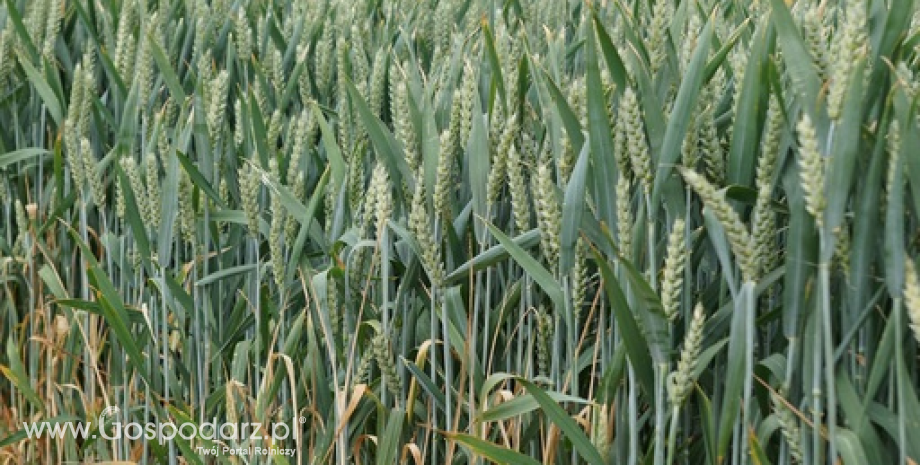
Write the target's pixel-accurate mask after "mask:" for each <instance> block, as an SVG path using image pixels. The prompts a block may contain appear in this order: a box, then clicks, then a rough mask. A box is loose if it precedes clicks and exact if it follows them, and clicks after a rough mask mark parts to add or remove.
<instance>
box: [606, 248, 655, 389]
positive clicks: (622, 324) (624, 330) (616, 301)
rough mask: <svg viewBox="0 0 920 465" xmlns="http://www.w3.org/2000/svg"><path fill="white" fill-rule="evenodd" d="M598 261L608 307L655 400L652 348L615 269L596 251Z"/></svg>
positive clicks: (638, 373) (641, 380)
mask: <svg viewBox="0 0 920 465" xmlns="http://www.w3.org/2000/svg"><path fill="white" fill-rule="evenodd" d="M594 257H595V262H596V263H597V267H598V269H599V270H600V272H601V278H602V279H603V284H604V291H605V292H606V294H607V300H608V303H609V305H610V308H611V309H612V310H613V316H614V318H616V322H617V326H618V328H617V330H618V331H619V333H620V337H621V338H622V341H623V344H624V345H625V346H626V355H627V357H628V358H629V363H630V365H632V367H633V371H634V372H635V373H636V378H637V379H638V380H639V384H640V385H641V386H642V389H643V390H644V391H645V393H646V394H648V395H649V399H652V398H653V397H652V395H653V394H654V392H655V374H654V372H653V371H652V367H653V366H654V364H653V363H652V357H651V356H650V355H649V344H648V342H647V341H646V340H645V336H644V335H643V333H642V331H641V330H639V325H638V324H636V320H635V317H634V312H633V310H632V309H631V308H630V306H629V302H628V301H627V300H626V295H625V294H624V293H623V290H622V288H621V287H620V284H619V281H618V280H617V279H616V275H614V273H613V269H611V268H610V265H609V264H608V263H607V261H606V260H604V257H603V256H601V254H600V252H599V251H597V250H595V251H594Z"/></svg>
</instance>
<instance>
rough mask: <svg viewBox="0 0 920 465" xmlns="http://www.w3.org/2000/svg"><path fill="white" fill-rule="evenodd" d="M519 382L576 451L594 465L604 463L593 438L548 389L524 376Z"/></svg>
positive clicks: (602, 464)
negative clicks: (592, 441)
mask: <svg viewBox="0 0 920 465" xmlns="http://www.w3.org/2000/svg"><path fill="white" fill-rule="evenodd" d="M518 382H519V383H521V384H523V385H524V387H525V388H527V392H529V393H530V394H531V395H532V396H533V398H534V399H535V400H536V401H537V403H538V404H540V407H541V408H542V409H543V413H544V414H546V416H547V417H549V419H550V421H552V422H553V423H554V424H555V425H556V426H557V427H558V428H559V429H560V430H561V431H562V434H564V435H565V436H566V437H567V438H569V440H570V441H572V446H573V447H574V448H575V451H576V452H578V455H580V456H581V457H582V458H583V459H585V460H586V461H587V462H588V463H590V464H592V465H604V463H605V462H604V458H603V457H601V454H600V452H598V450H597V449H596V448H595V447H594V445H593V444H591V440H590V439H588V436H586V435H585V432H584V431H582V430H581V427H580V426H578V423H576V422H575V420H573V419H572V417H571V416H569V414H568V413H566V411H565V410H563V409H562V407H560V406H559V404H557V403H556V401H554V400H553V399H552V397H550V396H549V394H547V393H546V391H544V390H543V389H540V388H539V387H538V386H537V385H536V384H533V383H531V382H530V381H527V380H526V379H523V378H518Z"/></svg>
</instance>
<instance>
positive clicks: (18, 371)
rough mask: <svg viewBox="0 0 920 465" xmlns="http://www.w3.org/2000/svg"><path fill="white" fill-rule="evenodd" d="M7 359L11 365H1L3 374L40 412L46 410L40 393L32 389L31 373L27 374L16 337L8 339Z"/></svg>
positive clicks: (0, 369) (0, 368)
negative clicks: (39, 395)
mask: <svg viewBox="0 0 920 465" xmlns="http://www.w3.org/2000/svg"><path fill="white" fill-rule="evenodd" d="M6 359H7V362H8V363H9V364H10V365H9V367H5V366H3V365H0V372H3V375H4V376H6V378H7V379H9V380H10V382H12V383H13V386H15V387H16V390H17V391H19V392H20V393H21V394H22V395H23V396H25V398H26V400H27V401H29V403H30V404H32V406H33V407H35V408H37V409H38V410H39V411H40V412H44V411H45V405H44V404H42V401H41V398H39V397H38V393H36V392H35V390H34V389H32V383H31V382H30V381H29V375H27V374H26V369H25V367H24V366H23V364H22V359H21V358H20V355H19V348H18V347H17V346H16V338H13V337H8V338H7V339H6Z"/></svg>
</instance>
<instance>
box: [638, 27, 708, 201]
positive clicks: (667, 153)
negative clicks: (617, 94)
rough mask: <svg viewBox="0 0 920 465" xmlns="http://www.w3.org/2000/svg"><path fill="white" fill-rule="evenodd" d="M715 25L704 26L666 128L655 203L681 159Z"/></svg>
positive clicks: (656, 180)
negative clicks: (682, 147)
mask: <svg viewBox="0 0 920 465" xmlns="http://www.w3.org/2000/svg"><path fill="white" fill-rule="evenodd" d="M712 27H713V25H712V22H711V21H710V22H708V23H707V24H706V27H705V28H704V29H703V33H702V34H701V35H700V38H699V42H698V43H697V46H696V50H695V51H694V52H693V58H692V59H691V60H690V66H689V67H688V68H687V73H686V74H685V76H684V79H683V80H682V81H681V84H680V89H679V90H678V91H677V100H676V101H675V103H674V109H673V110H672V112H671V116H670V118H669V121H668V126H667V129H665V133H664V141H663V142H662V144H661V153H660V154H659V156H658V171H657V172H656V173H655V186H654V188H653V189H652V205H657V204H658V199H659V198H660V196H661V190H662V188H663V187H664V185H665V183H666V182H669V180H670V176H671V170H672V169H673V168H674V166H675V165H676V164H677V161H678V159H679V158H680V152H681V145H682V144H683V141H684V137H685V136H686V134H687V126H688V125H689V124H690V115H691V112H693V111H694V110H695V109H696V101H697V98H698V97H699V95H700V88H701V87H702V85H703V72H704V71H705V69H706V58H707V57H709V49H710V43H711V42H712ZM644 96H645V94H643V97H644ZM653 215H654V213H653Z"/></svg>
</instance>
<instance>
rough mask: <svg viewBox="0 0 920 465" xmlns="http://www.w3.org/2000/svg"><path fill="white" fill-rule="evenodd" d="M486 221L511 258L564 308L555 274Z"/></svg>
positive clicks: (548, 295) (558, 306) (551, 298)
mask: <svg viewBox="0 0 920 465" xmlns="http://www.w3.org/2000/svg"><path fill="white" fill-rule="evenodd" d="M483 221H484V222H485V223H486V226H488V227H489V231H491V232H492V235H493V236H495V238H496V239H498V242H500V243H501V244H502V246H504V247H505V250H507V251H508V254H510V255H511V258H513V259H514V261H516V262H517V263H518V265H521V268H523V269H524V272H526V273H527V274H528V275H530V277H531V278H533V280H534V282H536V283H537V285H539V286H540V288H541V289H543V292H545V293H546V296H547V297H549V299H550V300H552V301H553V305H555V307H556V308H558V309H562V308H565V298H564V297H563V294H562V288H561V287H560V286H559V283H558V282H557V281H556V280H555V278H553V275H552V274H550V272H549V271H547V270H546V268H544V267H543V265H541V264H540V262H538V261H537V260H536V259H535V258H533V257H531V256H530V254H528V253H527V252H526V251H525V250H524V249H522V248H521V247H520V246H518V245H517V244H515V243H514V241H513V240H511V238H510V237H508V236H506V235H505V233H503V232H501V230H500V229H498V228H496V227H495V226H493V225H492V223H489V222H488V221H485V220H483Z"/></svg>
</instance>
